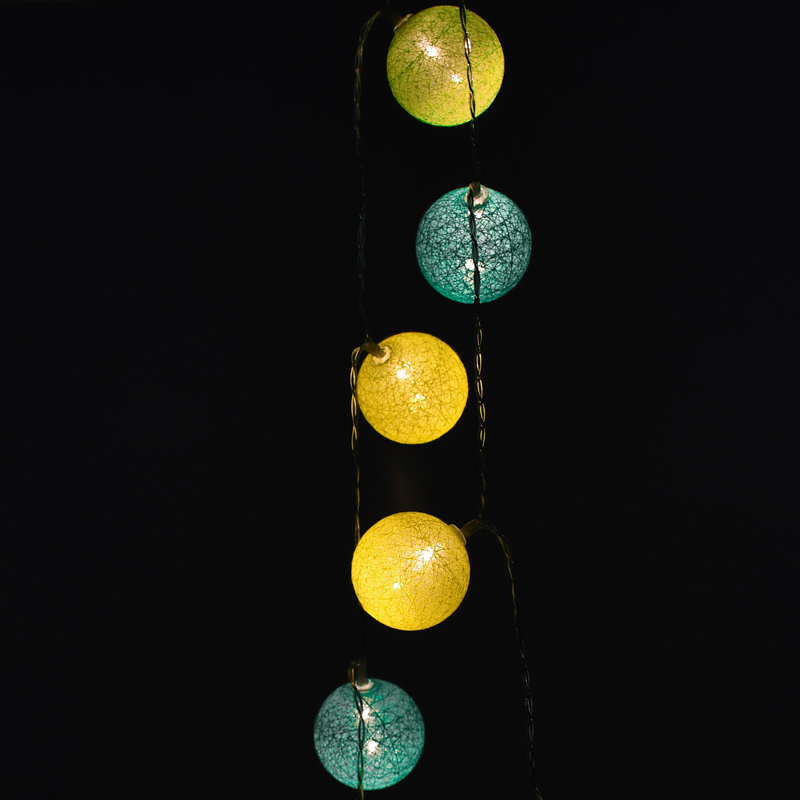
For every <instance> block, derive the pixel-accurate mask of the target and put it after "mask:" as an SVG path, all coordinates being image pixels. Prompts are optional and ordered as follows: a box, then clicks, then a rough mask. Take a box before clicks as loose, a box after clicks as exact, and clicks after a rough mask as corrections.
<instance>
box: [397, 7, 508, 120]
mask: <svg viewBox="0 0 800 800" xmlns="http://www.w3.org/2000/svg"><path fill="white" fill-rule="evenodd" d="M467 32H468V33H469V39H470V42H471V44H472V47H471V50H470V56H469V58H470V62H471V64H472V83H473V86H474V88H475V114H476V116H477V115H479V114H482V113H483V112H484V111H485V110H486V109H487V108H488V107H489V106H490V105H491V104H492V101H493V100H494V98H495V97H496V96H497V92H498V91H499V90H500V84H501V83H502V82H503V72H504V70H505V59H504V57H503V48H502V47H501V46H500V42H499V40H498V38H497V34H495V32H494V31H493V30H492V29H491V28H490V27H489V26H488V25H487V24H486V22H485V21H484V20H483V19H481V18H480V17H479V16H478V15H477V14H473V13H472V12H471V11H467ZM386 71H387V73H388V76H389V86H390V87H391V89H392V93H393V94H394V96H395V98H396V99H397V102H398V103H400V105H401V106H403V108H404V109H405V110H406V111H408V113H409V114H411V116H413V117H416V118H417V119H419V120H422V122H427V123H430V124H431V125H461V124H462V123H464V122H469V120H470V111H469V83H468V80H467V57H466V54H465V52H464V31H463V28H462V27H461V18H460V16H459V11H458V7H457V6H434V7H433V8H428V9H426V10H425V11H420V12H419V13H417V14H412V15H411V16H410V17H409V18H408V19H406V21H405V22H403V23H401V25H400V26H399V27H398V28H397V30H396V31H395V33H394V37H393V38H392V41H391V44H390V45H389V55H388V57H387V59H386Z"/></svg>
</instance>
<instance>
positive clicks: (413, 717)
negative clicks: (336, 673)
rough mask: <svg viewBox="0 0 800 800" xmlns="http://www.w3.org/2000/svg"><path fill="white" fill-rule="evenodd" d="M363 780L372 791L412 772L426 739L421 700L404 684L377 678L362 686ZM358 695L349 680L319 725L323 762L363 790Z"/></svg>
mask: <svg viewBox="0 0 800 800" xmlns="http://www.w3.org/2000/svg"><path fill="white" fill-rule="evenodd" d="M360 695H361V718H362V721H363V730H362V741H363V745H362V753H363V778H362V784H363V787H364V789H366V790H374V789H384V788H386V787H387V786H393V785H394V784H395V783H397V782H398V781H401V780H402V779H403V778H405V777H406V775H408V773H409V772H411V770H412V769H414V767H415V766H416V764H417V761H419V757H420V755H421V754H422V747H423V745H424V743H425V724H424V722H423V721H422V714H420V711H419V708H417V704H416V703H415V702H414V701H413V700H412V699H411V697H409V695H408V694H406V692H404V691H403V690H402V689H401V688H400V687H399V686H395V685H394V684H393V683H389V681H382V680H378V679H377V678H373V679H372V680H371V681H370V682H369V684H368V685H367V686H366V687H364V688H361V690H360ZM358 739H359V708H358V698H357V695H356V693H355V691H354V689H353V686H352V685H351V684H349V683H346V684H344V685H343V686H340V687H339V688H338V689H336V690H335V691H334V692H332V693H331V694H330V695H329V696H328V698H327V699H326V700H325V702H324V703H323V704H322V707H321V708H320V710H319V713H318V714H317V719H316V721H315V723H314V746H315V748H316V750H317V755H318V756H319V760H320V761H321V762H322V765H323V766H324V767H325V769H326V770H327V771H328V772H329V773H330V774H331V775H332V776H333V777H334V778H336V780H337V781H339V782H341V783H343V784H345V785H346V786H350V787H352V788H354V789H355V788H358V769H359V757H358V749H359V748H358Z"/></svg>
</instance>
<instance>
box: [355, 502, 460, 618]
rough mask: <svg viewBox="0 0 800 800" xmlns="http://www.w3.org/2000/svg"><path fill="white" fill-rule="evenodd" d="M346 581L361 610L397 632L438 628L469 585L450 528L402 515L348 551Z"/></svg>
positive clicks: (376, 528)
mask: <svg viewBox="0 0 800 800" xmlns="http://www.w3.org/2000/svg"><path fill="white" fill-rule="evenodd" d="M351 577H352V580H353V587H354V588H355V590H356V595H357V597H358V600H359V602H360V603H361V606H362V607H363V609H364V610H365V611H366V612H367V613H368V614H369V615H370V616H371V617H374V618H375V619H376V620H378V622H382V623H383V624H384V625H388V626H389V627H390V628H398V629H399V630H403V631H418V630H423V629H424V628H430V627H433V626H434V625H438V624H439V623H440V622H442V621H443V620H445V619H447V617H449V616H450V615H451V614H452V613H453V612H454V611H455V610H456V609H457V608H458V606H459V605H460V604H461V601H462V600H463V599H464V595H465V594H466V592H467V587H468V586H469V557H468V556H467V548H466V541H465V539H464V536H463V535H462V534H461V531H460V530H459V529H458V528H457V527H456V526H455V525H447V524H446V523H444V522H442V521H441V520H440V519H437V518H436V517H432V516H431V515H430V514H422V513H419V512H417V511H404V512H401V513H399V514H392V515H391V516H389V517H384V518H383V519H382V520H380V522H376V523H375V525H373V526H372V527H371V528H370V529H369V530H368V531H367V532H366V533H365V534H364V535H363V536H362V537H361V540H360V541H359V543H358V545H357V546H356V549H355V552H354V553H353V563H352V568H351Z"/></svg>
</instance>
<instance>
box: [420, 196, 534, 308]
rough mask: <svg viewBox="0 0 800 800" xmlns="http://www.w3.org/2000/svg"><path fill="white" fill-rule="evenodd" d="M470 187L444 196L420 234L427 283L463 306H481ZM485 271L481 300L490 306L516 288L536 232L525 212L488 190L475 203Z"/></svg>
mask: <svg viewBox="0 0 800 800" xmlns="http://www.w3.org/2000/svg"><path fill="white" fill-rule="evenodd" d="M468 191H469V190H468V189H467V188H464V189H454V190H453V191H452V192H448V193H447V194H445V195H444V196H442V197H440V198H439V199H438V200H437V201H436V202H435V203H434V204H433V205H432V206H431V207H430V208H429V209H428V210H427V211H426V212H425V215H424V216H423V218H422V221H421V222H420V224H419V228H418V230H417V261H418V262H419V266H420V269H421V270H422V274H423V275H424V276H425V279H426V280H427V281H428V283H430V285H431V286H433V288H434V289H436V291H437V292H439V293H440V294H443V295H444V296H445V297H448V298H450V299H451V300H455V301H456V302H458V303H472V302H474V301H475V266H474V263H473V258H472V237H471V235H470V226H469V207H468V205H467V192H468ZM473 208H474V213H475V229H476V238H477V242H478V262H479V263H478V269H479V270H480V301H481V303H489V302H491V301H492V300H496V299H497V298H498V297H502V296H503V295H504V294H507V293H508V292H509V291H511V289H513V288H514V287H515V286H516V285H517V284H518V283H519V281H520V279H521V278H522V276H523V275H524V274H525V270H527V268H528V262H529V261H530V257H531V229H530V227H529V226H528V223H527V221H526V219H525V215H524V214H523V213H522V211H521V210H520V209H519V207H518V206H517V205H516V203H514V202H513V201H512V200H510V199H509V198H508V197H506V196H505V195H504V194H501V193H500V192H497V191H495V190H494V189H488V188H487V187H486V186H483V187H482V188H481V191H480V193H479V194H478V195H476V197H475V199H474V203H473Z"/></svg>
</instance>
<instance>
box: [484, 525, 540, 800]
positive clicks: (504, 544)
mask: <svg viewBox="0 0 800 800" xmlns="http://www.w3.org/2000/svg"><path fill="white" fill-rule="evenodd" d="M481 527H482V528H484V529H485V530H488V531H490V532H491V533H493V534H494V535H495V536H496V537H497V539H498V541H499V542H500V547H501V548H502V549H503V554H504V555H505V557H506V564H507V566H508V575H509V578H510V579H511V601H512V604H513V607H514V632H515V634H516V637H517V648H518V650H519V659H520V666H521V668H522V685H523V690H524V706H525V716H526V733H527V738H528V753H527V755H528V767H529V769H530V777H531V781H532V784H533V792H534V796H535V797H536V798H537V800H542V794H541V791H540V790H539V781H538V778H537V775H536V759H535V757H534V751H533V734H534V725H533V693H532V689H531V673H530V668H529V666H528V657H527V654H526V651H525V641H524V639H523V638H522V628H521V627H520V622H519V585H518V584H517V576H516V569H515V565H514V559H513V557H512V555H511V546H510V545H509V542H508V539H507V538H506V537H505V535H504V534H503V533H501V532H500V530H498V528H497V527H495V526H494V525H490V524H489V523H487V522H482V523H481Z"/></svg>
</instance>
